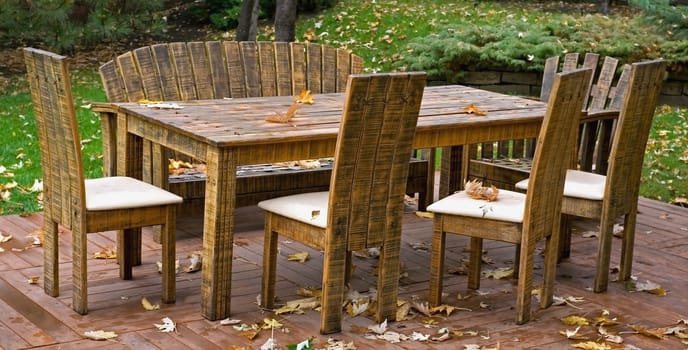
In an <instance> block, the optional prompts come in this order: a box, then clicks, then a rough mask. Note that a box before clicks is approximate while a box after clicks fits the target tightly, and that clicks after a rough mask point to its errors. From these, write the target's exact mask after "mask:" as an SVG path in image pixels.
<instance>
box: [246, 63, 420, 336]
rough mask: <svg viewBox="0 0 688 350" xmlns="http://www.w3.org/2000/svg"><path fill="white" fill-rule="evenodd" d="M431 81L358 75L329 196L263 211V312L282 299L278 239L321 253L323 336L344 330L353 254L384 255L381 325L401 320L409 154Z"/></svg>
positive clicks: (293, 199)
mask: <svg viewBox="0 0 688 350" xmlns="http://www.w3.org/2000/svg"><path fill="white" fill-rule="evenodd" d="M425 79H426V76H425V73H419V72H416V73H389V74H372V75H352V76H351V78H350V79H349V83H348V86H347V89H346V101H345V105H344V112H343V116H342V123H341V127H340V131H339V138H338V141H337V147H336V153H335V164H334V170H333V175H332V179H331V185H330V190H329V192H316V193H306V194H298V195H294V196H287V197H280V198H274V199H270V200H266V201H262V202H260V203H258V206H259V207H260V208H262V209H264V210H265V243H264V253H263V286H262V292H261V298H262V299H261V305H262V306H264V307H267V308H272V307H273V304H274V298H275V279H276V267H277V244H278V235H283V236H286V237H289V238H290V239H293V240H298V241H301V242H303V243H305V244H307V245H310V246H312V247H315V248H317V249H322V250H324V252H325V255H324V269H323V280H322V281H323V282H322V288H323V290H322V299H321V303H322V304H321V305H322V310H321V317H320V320H321V321H320V332H321V333H323V334H326V333H333V332H338V331H340V330H341V316H342V302H343V297H344V290H345V287H346V283H345V280H347V279H348V274H349V271H350V268H349V265H350V260H351V252H352V251H355V250H360V249H365V248H368V247H381V249H380V251H381V254H380V262H379V268H378V269H379V273H378V283H377V291H378V293H377V309H376V318H377V320H378V322H381V321H383V320H385V319H387V320H390V321H392V320H394V319H395V317H396V303H397V293H398V291H397V287H398V283H399V272H400V267H399V254H400V239H401V221H402V214H403V197H404V187H405V184H406V176H407V172H408V167H409V163H408V154H410V152H411V144H412V141H413V135H414V132H415V127H416V121H417V119H418V112H419V109H420V103H421V99H422V95H423V89H424V87H425Z"/></svg>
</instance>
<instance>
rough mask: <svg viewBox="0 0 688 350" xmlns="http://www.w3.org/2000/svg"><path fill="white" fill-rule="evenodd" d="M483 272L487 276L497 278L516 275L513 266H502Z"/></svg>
mask: <svg viewBox="0 0 688 350" xmlns="http://www.w3.org/2000/svg"><path fill="white" fill-rule="evenodd" d="M483 274H484V275H485V277H486V278H493V279H496V280H499V279H502V278H507V277H511V276H513V275H514V268H513V267H500V268H497V269H494V270H488V271H484V272H483Z"/></svg>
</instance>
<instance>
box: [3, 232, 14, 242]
mask: <svg viewBox="0 0 688 350" xmlns="http://www.w3.org/2000/svg"><path fill="white" fill-rule="evenodd" d="M11 239H12V235H11V234H9V233H8V234H7V235H5V234H4V233H2V232H0V243H5V242H9V241H10V240H11Z"/></svg>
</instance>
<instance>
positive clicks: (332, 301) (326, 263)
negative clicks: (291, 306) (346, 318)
mask: <svg viewBox="0 0 688 350" xmlns="http://www.w3.org/2000/svg"><path fill="white" fill-rule="evenodd" d="M346 255H347V252H346V242H344V241H342V242H341V243H340V244H337V243H334V244H332V247H331V249H326V250H325V255H324V257H323V284H322V296H321V298H320V305H321V306H320V308H321V310H320V333H322V334H329V333H337V332H340V331H341V329H342V302H343V300H344V288H345V285H344V277H345V274H346V271H345V270H346V267H345V265H346ZM382 255H384V253H383V254H382ZM382 263H383V262H382V260H381V261H380V264H382ZM381 267H382V266H381ZM381 274H382V273H379V274H378V278H381V277H382V276H381ZM380 293H381V291H378V295H379V294H380Z"/></svg>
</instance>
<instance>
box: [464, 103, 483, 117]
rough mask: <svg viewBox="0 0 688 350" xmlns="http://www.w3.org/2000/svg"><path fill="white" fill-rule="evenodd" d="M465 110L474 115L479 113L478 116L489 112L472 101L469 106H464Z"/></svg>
mask: <svg viewBox="0 0 688 350" xmlns="http://www.w3.org/2000/svg"><path fill="white" fill-rule="evenodd" d="M463 111H464V112H466V113H468V114H473V115H477V116H485V115H487V112H486V111H483V110H481V109H480V108H478V106H476V105H475V103H471V104H469V105H468V106H466V107H464V108H463Z"/></svg>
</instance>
